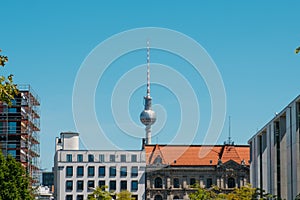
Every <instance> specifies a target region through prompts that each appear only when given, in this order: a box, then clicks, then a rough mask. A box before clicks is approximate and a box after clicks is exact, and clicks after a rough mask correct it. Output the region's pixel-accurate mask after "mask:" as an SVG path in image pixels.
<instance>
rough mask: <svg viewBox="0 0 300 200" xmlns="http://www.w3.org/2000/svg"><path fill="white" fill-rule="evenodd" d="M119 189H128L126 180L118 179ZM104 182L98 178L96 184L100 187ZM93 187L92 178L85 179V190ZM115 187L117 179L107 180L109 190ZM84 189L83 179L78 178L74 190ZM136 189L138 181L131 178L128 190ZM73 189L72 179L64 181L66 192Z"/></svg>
mask: <svg viewBox="0 0 300 200" xmlns="http://www.w3.org/2000/svg"><path fill="white" fill-rule="evenodd" d="M119 184H120V190H129V188H128V186H127V181H126V180H122V181H120V183H119ZM105 185H106V183H105V181H104V180H99V181H98V186H99V187H102V186H105ZM93 188H95V181H94V180H89V181H87V185H86V190H87V191H91V190H92V189H93ZM116 188H117V181H115V180H111V181H109V187H108V189H109V191H115V190H116ZM83 190H84V181H83V180H78V181H77V182H76V191H77V192H80V191H83ZM137 190H138V181H136V180H133V181H131V188H130V191H131V192H136V191H137ZM71 191H73V181H72V180H68V181H66V192H71Z"/></svg>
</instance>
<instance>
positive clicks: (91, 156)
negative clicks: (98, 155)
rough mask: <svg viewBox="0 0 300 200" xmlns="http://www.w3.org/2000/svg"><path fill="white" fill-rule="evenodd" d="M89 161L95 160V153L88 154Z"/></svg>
mask: <svg viewBox="0 0 300 200" xmlns="http://www.w3.org/2000/svg"><path fill="white" fill-rule="evenodd" d="M88 161H89V162H94V155H93V154H89V155H88Z"/></svg>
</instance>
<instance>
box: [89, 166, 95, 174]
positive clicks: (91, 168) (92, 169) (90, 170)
mask: <svg viewBox="0 0 300 200" xmlns="http://www.w3.org/2000/svg"><path fill="white" fill-rule="evenodd" d="M88 176H95V167H94V166H89V167H88Z"/></svg>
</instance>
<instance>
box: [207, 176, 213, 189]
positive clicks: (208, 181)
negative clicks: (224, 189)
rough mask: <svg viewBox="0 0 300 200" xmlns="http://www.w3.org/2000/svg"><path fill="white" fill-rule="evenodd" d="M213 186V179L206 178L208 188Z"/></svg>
mask: <svg viewBox="0 0 300 200" xmlns="http://www.w3.org/2000/svg"><path fill="white" fill-rule="evenodd" d="M211 186H212V179H211V178H208V179H206V188H210V187H211Z"/></svg>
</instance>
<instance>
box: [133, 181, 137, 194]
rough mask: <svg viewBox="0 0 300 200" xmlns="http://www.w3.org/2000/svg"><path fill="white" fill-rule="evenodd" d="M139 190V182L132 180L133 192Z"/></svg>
mask: <svg viewBox="0 0 300 200" xmlns="http://www.w3.org/2000/svg"><path fill="white" fill-rule="evenodd" d="M137 190H138V182H137V181H131V192H136V191H137Z"/></svg>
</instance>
